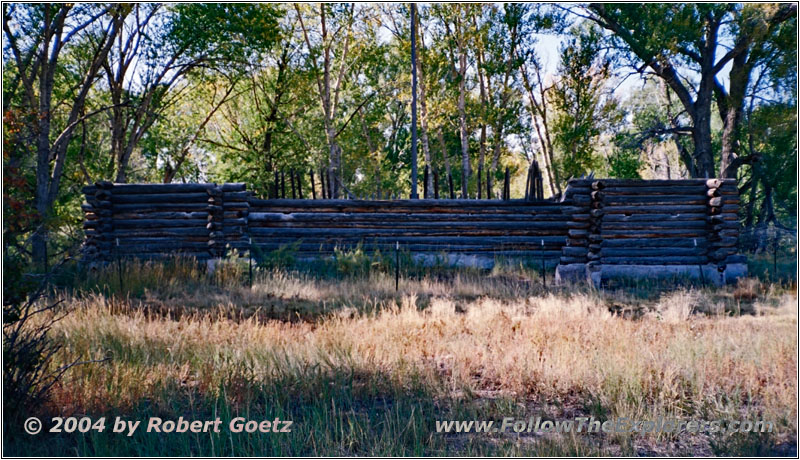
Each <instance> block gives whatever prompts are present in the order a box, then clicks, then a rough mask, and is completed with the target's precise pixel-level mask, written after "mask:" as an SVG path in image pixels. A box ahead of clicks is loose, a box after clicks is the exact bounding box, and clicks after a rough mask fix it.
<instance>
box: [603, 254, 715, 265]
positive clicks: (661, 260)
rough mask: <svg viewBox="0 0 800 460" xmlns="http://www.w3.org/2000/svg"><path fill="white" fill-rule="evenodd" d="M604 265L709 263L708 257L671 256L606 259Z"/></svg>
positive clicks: (604, 258)
mask: <svg viewBox="0 0 800 460" xmlns="http://www.w3.org/2000/svg"><path fill="white" fill-rule="evenodd" d="M601 262H602V263H603V264H624V265H683V264H686V265H690V264H691V265H695V264H704V263H707V262H708V257H706V256H671V257H663V256H662V257H631V256H626V257H605V256H603V258H602V259H601Z"/></svg>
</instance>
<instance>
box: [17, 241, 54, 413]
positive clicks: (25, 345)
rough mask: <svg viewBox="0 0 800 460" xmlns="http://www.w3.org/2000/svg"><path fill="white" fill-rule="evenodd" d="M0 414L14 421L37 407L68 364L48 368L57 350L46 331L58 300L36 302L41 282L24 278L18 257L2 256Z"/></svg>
mask: <svg viewBox="0 0 800 460" xmlns="http://www.w3.org/2000/svg"><path fill="white" fill-rule="evenodd" d="M3 267H4V277H3V278H4V279H3V415H4V416H5V417H6V419H9V420H16V419H17V418H18V417H21V416H23V415H24V414H25V413H27V412H28V411H29V410H31V409H33V408H36V407H39V406H40V405H41V404H42V403H43V402H44V400H45V399H46V397H47V392H48V390H49V389H50V388H51V387H52V386H53V385H54V384H55V383H56V382H57V381H58V379H59V378H60V377H61V376H62V375H63V373H64V372H65V371H66V370H67V369H68V368H69V366H66V367H62V368H59V369H56V370H51V366H50V364H51V361H52V359H53V356H54V355H55V354H56V353H57V352H58V350H60V349H61V346H60V345H58V344H56V343H55V342H53V341H52V340H50V337H49V335H48V333H49V332H50V330H51V329H52V327H53V325H54V324H55V323H56V322H57V321H58V320H59V319H61V318H62V317H63V316H62V314H59V312H57V311H56V310H57V309H58V307H59V305H60V303H61V302H60V301H55V302H50V303H43V302H41V300H42V298H43V294H44V292H45V285H46V284H45V283H46V281H47V278H46V277H45V278H43V279H41V280H39V282H38V283H37V282H34V281H33V280H32V279H30V278H26V277H25V275H23V274H24V273H25V266H24V262H23V261H22V259H21V258H16V257H13V256H8V252H7V253H6V255H4V257H3Z"/></svg>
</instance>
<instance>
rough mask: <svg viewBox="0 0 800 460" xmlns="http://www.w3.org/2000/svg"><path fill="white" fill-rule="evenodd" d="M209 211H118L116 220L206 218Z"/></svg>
mask: <svg viewBox="0 0 800 460" xmlns="http://www.w3.org/2000/svg"><path fill="white" fill-rule="evenodd" d="M207 216H208V213H207V212H205V211H194V212H181V211H164V212H118V213H115V214H114V219H115V220H140V219H141V220H143V219H169V220H193V219H203V220H205V219H206V217H207Z"/></svg>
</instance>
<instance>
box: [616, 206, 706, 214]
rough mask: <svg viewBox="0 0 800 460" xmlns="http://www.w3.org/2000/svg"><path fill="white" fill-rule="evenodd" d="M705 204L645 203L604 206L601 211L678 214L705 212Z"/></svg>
mask: <svg viewBox="0 0 800 460" xmlns="http://www.w3.org/2000/svg"><path fill="white" fill-rule="evenodd" d="M707 210H708V207H707V206H706V205H705V204H699V205H698V204H692V205H680V204H674V205H645V206H616V205H614V206H604V207H603V211H604V212H605V214H606V215H608V214H630V215H634V214H678V213H682V212H683V213H692V214H696V213H706V212H707Z"/></svg>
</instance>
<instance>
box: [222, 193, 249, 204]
mask: <svg viewBox="0 0 800 460" xmlns="http://www.w3.org/2000/svg"><path fill="white" fill-rule="evenodd" d="M223 197H224V199H225V201H226V202H227V201H248V199H249V198H250V192H245V191H240V192H225V193H224V194H223Z"/></svg>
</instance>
